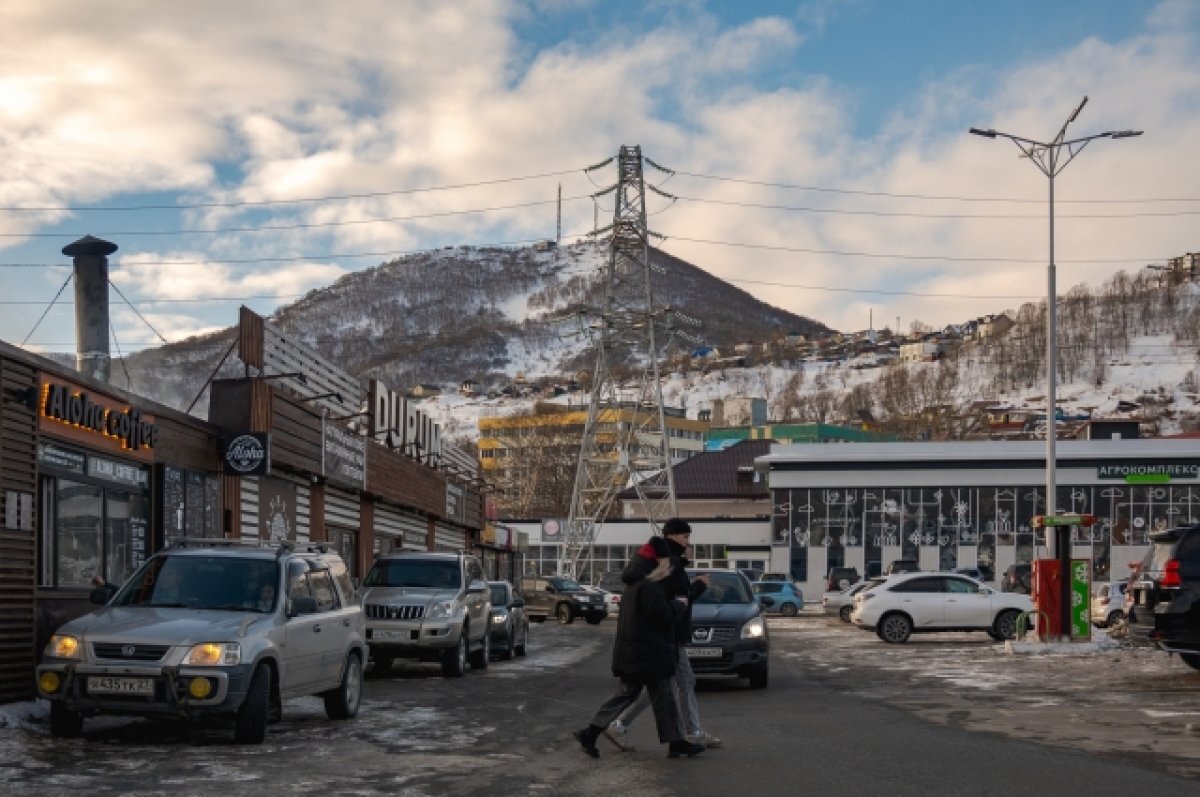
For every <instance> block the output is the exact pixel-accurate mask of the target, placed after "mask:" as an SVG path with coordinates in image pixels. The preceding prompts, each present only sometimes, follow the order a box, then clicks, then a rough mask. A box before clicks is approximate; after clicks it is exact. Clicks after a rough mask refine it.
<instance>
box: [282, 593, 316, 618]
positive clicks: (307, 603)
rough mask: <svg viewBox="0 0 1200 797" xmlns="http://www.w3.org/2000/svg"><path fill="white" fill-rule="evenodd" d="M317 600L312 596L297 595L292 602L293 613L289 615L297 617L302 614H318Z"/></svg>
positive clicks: (290, 612)
mask: <svg viewBox="0 0 1200 797" xmlns="http://www.w3.org/2000/svg"><path fill="white" fill-rule="evenodd" d="M316 613H317V599H316V598H314V597H313V596H312V595H297V596H296V597H294V598H292V600H291V611H289V612H288V614H289V615H291V616H292V617H295V616H296V615H300V614H316Z"/></svg>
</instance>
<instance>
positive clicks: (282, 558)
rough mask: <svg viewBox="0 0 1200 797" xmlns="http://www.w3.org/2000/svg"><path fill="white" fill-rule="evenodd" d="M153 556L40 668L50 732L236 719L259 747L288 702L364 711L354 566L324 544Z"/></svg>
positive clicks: (215, 546)
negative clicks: (101, 720)
mask: <svg viewBox="0 0 1200 797" xmlns="http://www.w3.org/2000/svg"><path fill="white" fill-rule="evenodd" d="M174 546H175V547H172V548H169V549H167V550H165V551H163V552H161V553H159V554H156V555H155V556H153V557H152V558H151V559H150V560H149V561H147V562H146V563H145V564H144V565H143V566H142V567H141V568H139V569H138V571H137V572H136V573H134V575H133V577H132V578H130V579H129V581H127V582H126V583H125V584H124V585H123V586H122V587H121V588H120V589H118V590H117V591H116V594H115V595H114V594H112V590H111V588H106V587H101V588H99V589H96V590H94V591H93V592H92V595H91V599H92V602H93V603H102V604H103V603H106V604H107V605H105V606H104V607H103V608H101V609H97V610H96V611H94V612H92V613H91V614H87V615H84V616H83V617H79V618H77V619H75V620H72V621H70V622H68V623H66V624H65V625H63V626H62V627H60V628H59V629H58V630H57V632H56V633H55V634H54V636H53V637H52V638H51V639H50V643H49V644H48V645H47V646H46V650H45V651H44V653H43V654H42V661H41V663H40V664H39V665H38V668H37V689H38V694H39V695H40V696H41V697H43V698H45V699H47V700H49V701H50V730H51V732H52V733H53V734H54V735H56V736H78V735H79V734H80V733H81V732H82V730H83V720H84V717H89V716H94V715H98V714H125V715H135V716H139V715H140V716H151V715H157V716H163V715H166V716H178V717H183V718H187V719H194V718H197V717H200V716H204V715H225V716H228V717H231V718H233V720H234V739H235V740H236V741H238V742H241V743H249V744H258V743H259V742H261V741H262V740H263V738H264V736H265V735H266V729H267V722H268V720H269V719H278V717H279V715H280V711H281V706H282V703H283V700H284V699H286V698H289V697H293V696H300V695H313V694H315V695H320V696H321V697H323V698H324V699H325V712H326V714H328V715H329V717H330V719H349V718H351V717H353V716H355V715H356V714H357V713H358V706H359V699H360V696H361V693H362V672H363V666H364V663H365V662H366V654H367V648H366V642H365V636H364V631H365V629H364V625H365V623H364V619H363V612H362V608H361V607H360V606H359V605H358V603H357V600H356V598H355V595H354V588H353V585H352V583H351V580H350V576H349V574H348V573H347V571H346V565H345V563H344V562H343V561H342V560H341V558H340V557H338V556H337V554H334V553H330V552H328V551H326V550H325V548H324V547H323V546H309V547H304V548H297V547H295V546H293V545H290V544H284V545H282V546H280V547H279V548H277V549H268V548H261V547H251V546H246V545H241V544H239V543H236V542H233V541H226V540H184V541H178V542H176V543H174ZM110 596H111V599H110Z"/></svg>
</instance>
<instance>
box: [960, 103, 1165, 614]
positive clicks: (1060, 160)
mask: <svg viewBox="0 0 1200 797" xmlns="http://www.w3.org/2000/svg"><path fill="white" fill-rule="evenodd" d="M1087 101H1088V98H1087V97H1084V98H1083V100H1082V101H1081V102H1080V103H1079V105H1078V106H1076V108H1075V110H1074V111H1072V112H1071V115H1070V116H1068V117H1067V121H1065V122H1063V126H1062V128H1061V129H1060V130H1059V131H1058V135H1057V136H1055V137H1054V138H1053V139H1052V140H1051V141H1049V142H1042V141H1034V140H1032V139H1028V138H1022V137H1021V136H1014V135H1010V134H1008V133H1001V132H998V131H996V130H994V129H988V130H981V129H979V128H976V127H972V128H971V130H970V132H971V133H972V134H973V135H977V136H983V137H984V138H1007V139H1008V140H1009V141H1011V142H1013V143H1014V144H1016V145H1017V149H1019V150H1021V153H1022V156H1023V157H1026V158H1028V159H1029V160H1030V161H1031V162H1032V163H1033V164H1034V165H1035V166H1037V167H1038V169H1039V170H1040V171H1041V172H1042V174H1044V175H1046V178H1047V179H1048V181H1049V183H1050V197H1049V203H1050V208H1049V213H1050V260H1049V262H1048V263H1047V264H1046V515H1047V516H1053V515H1055V514H1056V513H1057V503H1058V495H1057V484H1056V482H1057V462H1058V454H1057V450H1056V444H1057V441H1058V434H1057V431H1058V430H1057V417H1056V413H1057V410H1058V407H1057V404H1058V402H1057V397H1056V395H1055V393H1056V386H1057V381H1058V323H1057V319H1058V308H1057V298H1058V289H1057V286H1056V284H1055V283H1056V276H1055V266H1054V178H1055V177H1057V176H1058V175H1059V174H1060V173H1061V172H1062V170H1063V169H1065V168H1067V165H1068V164H1069V163H1070V162H1071V161H1073V160H1074V159H1075V156H1076V155H1078V154H1079V153H1080V152H1082V151H1083V149H1084V147H1086V146H1087V145H1088V144H1089V143H1090V142H1092V141H1095V140H1096V139H1098V138H1132V137H1133V136H1140V135H1141V134H1142V131H1141V130H1109V131H1108V132H1105V133H1096V134H1095V135H1090V136H1084V137H1083V138H1075V139H1071V140H1069V141H1068V140H1065V139H1066V135H1067V127H1068V126H1069V125H1070V124H1071V122H1074V121H1075V119H1076V117H1078V116H1079V112H1080V111H1082V110H1083V106H1084V105H1087ZM1048 533H1049V532H1047V534H1048ZM1054 553H1055V555H1056V557H1057V558H1058V561H1059V568H1060V582H1061V586H1062V591H1061V593H1060V596H1059V608H1060V610H1061V614H1060V618H1061V622H1062V625H1061V628H1062V630H1064V631H1065V630H1067V629H1068V628H1069V625H1070V623H1069V619H1068V618H1069V616H1070V594H1071V593H1070V579H1069V578H1068V577H1067V576H1068V573H1069V572H1070V567H1071V529H1070V527H1068V526H1057V527H1055V535H1054ZM1037 608H1041V607H1037Z"/></svg>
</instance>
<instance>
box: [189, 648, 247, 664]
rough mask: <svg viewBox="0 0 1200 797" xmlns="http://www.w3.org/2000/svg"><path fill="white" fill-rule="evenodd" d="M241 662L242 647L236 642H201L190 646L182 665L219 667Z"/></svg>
mask: <svg viewBox="0 0 1200 797" xmlns="http://www.w3.org/2000/svg"><path fill="white" fill-rule="evenodd" d="M241 661H242V646H241V645H240V644H238V643H237V642H201V643H200V644H199V645H193V646H192V649H191V650H189V651H188V653H187V655H186V656H184V657H183V662H182V663H183V664H188V665H191V666H193V667H220V666H229V665H233V664H240V663H241Z"/></svg>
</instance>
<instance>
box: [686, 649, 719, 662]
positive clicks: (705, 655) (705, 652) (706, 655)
mask: <svg viewBox="0 0 1200 797" xmlns="http://www.w3.org/2000/svg"><path fill="white" fill-rule="evenodd" d="M685 650H687V656H688V658H689V659H719V658H721V649H720V648H685Z"/></svg>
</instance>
